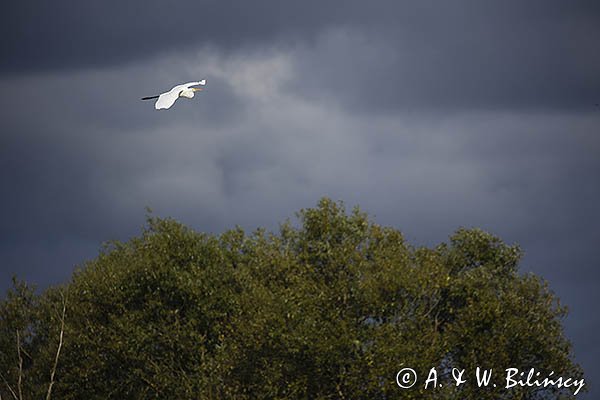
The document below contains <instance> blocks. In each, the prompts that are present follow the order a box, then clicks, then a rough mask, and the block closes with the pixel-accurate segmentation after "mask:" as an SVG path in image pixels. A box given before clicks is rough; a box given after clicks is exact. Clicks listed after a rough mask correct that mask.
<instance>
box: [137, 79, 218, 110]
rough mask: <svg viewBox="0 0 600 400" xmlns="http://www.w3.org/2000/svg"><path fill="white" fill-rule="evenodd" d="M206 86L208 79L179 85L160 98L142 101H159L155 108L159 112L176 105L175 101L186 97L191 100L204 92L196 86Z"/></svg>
mask: <svg viewBox="0 0 600 400" xmlns="http://www.w3.org/2000/svg"><path fill="white" fill-rule="evenodd" d="M204 85H206V79H202V80H201V81H200V82H188V83H184V84H182V85H177V86H175V87H174V88H173V89H171V90H169V91H168V92H165V93H162V94H160V95H158V96H148V97H142V100H152V99H158V100H156V103H155V104H154V108H156V109H157V110H161V109H164V110H166V109H168V108H171V106H172V105H173V104H175V101H176V100H177V99H178V98H180V97H185V98H187V99H191V98H192V97H194V92H198V91H200V90H202V88H199V87H194V86H204Z"/></svg>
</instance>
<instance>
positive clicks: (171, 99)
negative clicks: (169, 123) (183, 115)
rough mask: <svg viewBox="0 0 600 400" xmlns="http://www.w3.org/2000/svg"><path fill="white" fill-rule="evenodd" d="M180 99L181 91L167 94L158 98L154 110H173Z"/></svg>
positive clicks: (171, 91)
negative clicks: (173, 106)
mask: <svg viewBox="0 0 600 400" xmlns="http://www.w3.org/2000/svg"><path fill="white" fill-rule="evenodd" d="M178 97H179V90H170V91H168V92H167V93H163V94H161V95H160V96H158V100H156V103H155V104H154V108H156V109H157V110H166V109H167V108H171V106H172V105H173V104H175V101H176V100H177V98H178Z"/></svg>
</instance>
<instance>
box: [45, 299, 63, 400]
mask: <svg viewBox="0 0 600 400" xmlns="http://www.w3.org/2000/svg"><path fill="white" fill-rule="evenodd" d="M61 297H62V306H63V307H62V315H61V317H60V334H59V336H58V348H57V349H56V356H55V357H54V365H53V366H52V371H50V383H49V384H48V392H47V393H46V400H50V395H51V394H52V386H54V376H55V375H56V367H57V366H58V358H59V357H60V350H61V349H62V345H63V337H64V333H65V314H66V313H67V300H66V299H65V295H64V293H61Z"/></svg>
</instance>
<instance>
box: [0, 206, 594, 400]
mask: <svg viewBox="0 0 600 400" xmlns="http://www.w3.org/2000/svg"><path fill="white" fill-rule="evenodd" d="M520 258H521V251H520V249H519V248H518V247H517V246H509V245H506V244H505V243H503V242H502V241H501V240H500V239H499V238H497V237H495V236H493V235H491V234H489V233H486V232H484V231H482V230H479V229H459V230H457V231H456V232H455V233H454V234H453V235H452V236H451V237H450V240H449V241H448V243H443V244H440V245H438V246H435V247H433V248H429V247H414V246H411V245H409V244H407V243H406V242H405V240H404V238H403V236H402V234H401V233H400V232H399V231H398V230H396V229H393V228H389V227H382V226H380V225H378V224H376V223H374V222H372V221H371V220H370V219H369V217H368V216H367V215H366V214H364V213H363V212H361V211H360V210H359V209H354V210H353V211H351V212H347V211H346V209H345V207H344V205H343V204H342V203H336V202H333V201H331V200H329V199H322V200H321V201H320V202H319V204H318V206H317V207H315V208H312V209H304V210H301V211H300V212H299V213H298V221H297V223H296V222H295V223H291V222H286V223H284V224H282V225H281V227H280V230H279V231H278V232H276V233H271V232H267V231H265V230H262V229H259V230H257V231H255V232H252V233H249V234H248V233H246V232H244V231H243V230H242V229H240V228H236V229H233V230H230V231H227V232H224V233H223V234H220V235H212V234H205V233H198V232H195V231H194V230H192V229H190V228H188V227H186V226H184V225H182V224H180V223H178V222H176V221H174V220H171V219H161V218H154V217H152V218H149V219H148V223H147V226H146V227H145V229H144V230H143V232H142V233H141V235H140V236H139V237H134V238H132V239H130V240H129V241H127V242H124V243H123V242H112V243H110V244H108V245H106V246H105V247H104V248H103V249H102V251H101V252H100V254H99V255H98V257H97V258H96V259H94V260H92V261H90V262H87V263H86V264H85V265H83V266H82V267H81V268H79V269H78V270H77V271H76V272H75V273H74V274H73V276H72V278H71V280H70V281H69V282H67V283H65V284H64V285H61V286H56V287H51V288H49V289H47V290H46V291H44V292H42V293H39V294H38V293H36V292H35V291H33V290H32V289H31V288H29V287H28V286H27V285H25V284H22V283H16V285H15V287H14V288H13V289H12V290H11V291H9V293H8V295H7V296H6V297H5V298H4V299H3V300H2V302H0V373H1V374H2V376H1V377H0V378H1V379H2V381H1V382H0V395H1V396H2V398H3V399H5V398H12V397H15V396H13V393H11V390H13V392H14V394H16V397H17V398H19V393H17V392H18V391H19V390H21V393H22V398H23V399H33V398H44V397H46V394H47V391H48V384H49V382H50V373H51V371H52V369H53V365H54V362H55V359H56V358H57V349H58V346H59V343H60V334H61V333H64V343H62V351H61V352H60V358H59V361H58V365H57V368H56V374H55V377H54V380H55V383H54V388H53V389H52V396H53V397H55V398H58V399H113V398H114V399H159V398H160V399H165V398H173V399H242V400H243V399H396V398H403V399H535V398H548V399H558V398H561V397H560V396H561V395H564V394H568V393H570V392H569V390H567V391H565V390H562V391H561V390H557V389H551V388H548V389H547V390H540V388H536V387H515V388H511V389H506V388H504V387H503V386H502V385H498V387H496V388H477V385H475V384H465V385H461V386H459V387H456V386H455V385H450V384H448V385H446V384H444V385H443V387H438V388H435V389H433V388H431V387H429V388H428V389H424V386H423V383H424V380H425V378H426V377H427V375H428V372H429V371H430V369H431V368H432V367H436V368H437V371H438V372H439V374H440V375H441V376H442V377H443V376H444V375H448V371H450V370H451V368H453V367H457V368H460V369H465V370H466V371H468V372H467V373H470V372H469V371H475V369H476V367H478V366H480V367H481V368H488V369H489V368H493V369H494V371H503V370H504V369H505V368H519V369H522V370H528V369H529V368H531V367H535V368H536V370H538V371H545V373H549V372H550V371H555V372H556V374H557V375H559V374H563V375H565V376H571V377H581V376H582V371H581V369H580V368H579V366H578V365H577V364H575V363H574V362H573V359H572V354H571V349H570V343H569V341H568V339H567V338H566V337H565V336H564V334H563V328H562V319H563V317H564V316H565V315H566V309H565V308H564V307H563V306H562V305H561V304H560V303H559V301H558V299H557V298H556V296H555V295H554V294H553V293H552V292H551V290H550V289H549V288H548V285H547V284H546V283H545V282H544V281H543V280H542V279H540V278H539V277H537V276H534V275H523V274H520V273H519V271H518V264H519V260H520ZM63 306H65V307H66V313H65V314H64V327H63V328H62V329H61V321H63V320H62V319H61V310H62V307H63ZM17 343H18V344H17ZM403 367H411V368H413V369H415V371H416V372H417V373H418V376H419V382H418V384H417V385H415V386H414V387H413V388H411V389H401V388H400V387H399V386H398V385H397V383H396V374H397V372H398V371H399V370H400V369H402V368H403ZM19 381H21V383H19ZM440 382H441V381H440ZM444 383H446V382H445V381H444ZM9 388H10V389H9ZM571 392H572V390H571ZM19 399H20V398H19Z"/></svg>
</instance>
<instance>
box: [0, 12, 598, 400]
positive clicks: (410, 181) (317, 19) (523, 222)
mask: <svg viewBox="0 0 600 400" xmlns="http://www.w3.org/2000/svg"><path fill="white" fill-rule="evenodd" d="M0 35H1V36H2V37H3V40H2V42H0V90H1V92H2V99H1V100H0V105H1V107H0V121H1V124H2V125H1V126H2V128H1V133H0V185H1V186H0V187H1V191H2V196H0V220H1V223H0V260H1V261H0V290H2V291H4V290H5V289H6V288H7V287H8V286H9V284H10V278H11V276H12V275H13V274H17V275H18V276H19V277H21V278H24V279H26V280H27V281H29V282H32V283H36V284H38V285H39V286H41V287H44V286H46V285H48V284H52V283H58V282H62V281H65V280H67V279H68V277H69V276H70V274H71V272H72V271H73V268H74V266H75V265H77V264H81V263H83V262H84V261H85V260H86V259H90V258H93V257H94V256H95V255H97V253H98V250H99V248H100V246H101V244H102V243H103V242H105V241H107V240H111V239H121V240H126V239H127V238H129V237H131V236H132V235H134V234H138V233H139V232H140V228H141V227H142V226H143V224H144V220H145V207H146V206H148V207H150V208H152V209H153V210H154V214H155V215H158V216H164V217H166V216H171V217H174V218H176V219H177V220H179V221H181V222H183V223H185V224H186V225H189V226H191V227H193V228H194V229H196V230H199V231H206V232H214V233H218V232H221V231H223V230H225V229H227V228H232V227H234V226H235V225H236V224H237V225H241V226H242V227H244V228H246V229H249V230H251V229H254V228H256V227H259V226H262V227H267V228H269V229H276V228H277V226H278V224H279V223H280V222H282V221H283V220H284V219H286V218H288V217H293V216H294V212H296V211H298V210H299V209H300V208H306V207H312V206H315V205H316V203H317V201H318V200H319V198H320V197H323V196H329V197H331V198H333V199H335V200H343V201H344V202H345V203H346V204H347V205H348V206H349V207H352V206H354V205H359V206H360V207H361V208H362V209H363V210H364V211H366V212H368V213H369V214H370V215H371V216H372V217H373V218H374V219H375V221H376V222H378V223H380V224H383V225H389V226H393V227H396V228H398V229H399V230H401V231H402V232H403V233H404V234H405V236H406V238H407V239H408V241H409V242H410V243H413V244H416V245H421V244H423V245H431V244H436V243H439V242H441V241H444V240H447V238H448V236H449V235H450V234H452V233H453V232H454V231H455V230H456V229H457V228H458V227H461V226H465V227H481V228H483V229H485V230H488V231H490V232H492V233H494V234H497V235H499V236H500V237H501V238H502V239H504V240H505V241H506V242H508V243H519V244H520V245H521V246H522V248H523V249H524V251H525V254H526V256H525V258H524V260H523V262H522V264H521V270H522V271H523V272H534V273H536V274H538V275H540V276H542V277H544V278H545V279H547V280H548V281H549V282H550V285H551V288H552V289H553V290H554V291H555V292H556V293H557V295H558V296H559V297H560V298H561V300H562V301H563V302H564V303H565V304H567V305H568V306H569V307H570V316H569V318H568V319H567V320H566V328H567V335H568V336H569V337H570V338H571V339H572V341H573V343H574V351H575V356H576V360H577V361H578V362H580V363H581V364H582V365H583V366H584V369H585V371H586V374H587V377H586V378H587V383H588V385H594V384H595V385H596V386H597V385H598V383H599V382H600V367H599V366H598V365H597V361H596V360H598V359H600V346H598V341H597V339H596V337H597V333H598V330H599V329H600V313H598V312H597V310H598V304H599V303H600V290H598V283H599V278H600V269H599V261H598V260H599V256H598V244H599V239H600V211H599V204H600V179H599V172H600V106H599V105H598V103H600V45H599V44H600V2H598V1H593V0H589V1H584V0H582V1H577V0H574V1H528V2H523V1H495V2H491V1H481V0H477V1H475V0H473V1H453V2H442V1H435V2H434V1H423V0H420V1H414V2H399V1H379V2H376V1H374V2H365V1H355V0H353V1H344V2H342V1H336V2H331V1H314V2H307V1H302V2H300V1H296V2H283V1H277V0H272V1H266V0H257V1H252V2H250V1H238V2H232V1H223V0H219V1H217V0H214V1H194V2H191V1H190V2H186V1H178V2H166V1H164V0H161V1H155V0H145V1H128V2H124V1H102V2H100V1H97V2H89V1H87V2H86V1H52V2H42V1H37V2H10V3H9V4H6V5H3V12H2V13H1V15H0ZM202 78H206V79H207V88H206V91H205V92H202V93H200V94H198V95H197V97H195V98H194V99H192V100H180V101H178V102H177V104H176V106H175V107H173V108H172V109H171V110H168V111H161V112H158V111H155V110H154V108H153V106H152V103H151V102H142V101H140V100H139V99H140V97H143V96H149V95H154V94H157V93H159V92H160V91H163V90H168V89H169V88H170V87H171V86H173V85H175V84H178V83H181V82H186V81H191V80H199V79H202ZM591 393H592V395H593V393H596V395H598V394H600V392H599V391H598V390H595V389H593V388H592V392H591Z"/></svg>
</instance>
